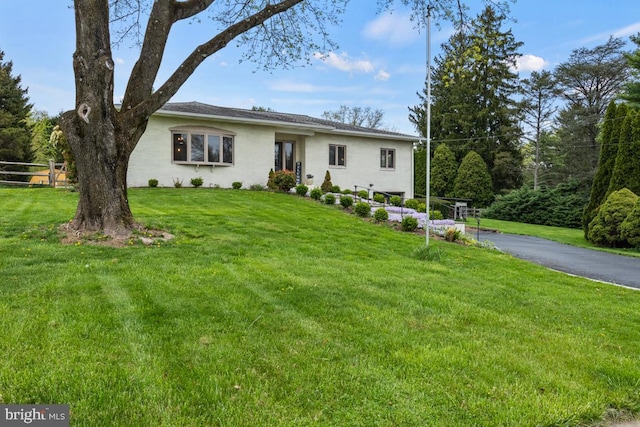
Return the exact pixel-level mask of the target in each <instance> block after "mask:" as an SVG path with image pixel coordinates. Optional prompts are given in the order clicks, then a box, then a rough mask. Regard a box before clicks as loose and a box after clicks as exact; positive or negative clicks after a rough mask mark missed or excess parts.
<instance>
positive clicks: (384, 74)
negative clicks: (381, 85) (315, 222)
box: [374, 70, 391, 82]
mask: <svg viewBox="0 0 640 427" xmlns="http://www.w3.org/2000/svg"><path fill="white" fill-rule="evenodd" d="M389 77H391V74H389V73H387V72H386V71H385V70H380V71H378V74H376V76H375V77H374V79H376V80H380V81H383V82H384V81H387V80H389Z"/></svg>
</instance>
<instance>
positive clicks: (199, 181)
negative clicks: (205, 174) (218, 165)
mask: <svg viewBox="0 0 640 427" xmlns="http://www.w3.org/2000/svg"><path fill="white" fill-rule="evenodd" d="M202 184H204V180H203V179H202V177H201V176H199V177H196V178H191V185H193V186H194V187H196V188H198V187H201V186H202Z"/></svg>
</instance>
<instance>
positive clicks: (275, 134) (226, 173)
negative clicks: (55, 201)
mask: <svg viewBox="0 0 640 427" xmlns="http://www.w3.org/2000/svg"><path fill="white" fill-rule="evenodd" d="M416 141H417V138H416V137H415V136H411V135H405V134H401V133H396V132H389V131H385V130H380V129H369V128H363V127H357V126H352V125H348V124H344V123H338V122H332V121H328V120H322V119H316V118H313V117H309V116H305V115H299V114H284V113H275V112H270V111H253V110H242V109H236V108H225V107H218V106H213V105H207V104H202V103H198V102H185V103H181V102H177V103H168V104H166V105H165V106H164V107H163V108H162V109H160V110H158V111H157V112H156V113H154V114H153V115H152V116H151V118H150V120H149V124H148V126H147V130H146V132H145V133H144V135H143V136H142V138H141V139H140V142H139V143H138V145H137V147H136V148H135V150H134V151H133V153H132V155H131V159H130V162H129V170H128V176H127V180H128V185H129V186H133V187H145V186H147V185H148V181H149V179H152V178H153V179H157V180H158V182H159V186H164V187H173V186H174V181H176V180H178V181H181V182H182V183H183V185H185V186H189V185H190V184H189V182H190V180H191V178H196V177H202V178H203V180H204V185H203V186H204V187H210V186H211V187H213V186H219V187H222V188H230V187H231V186H232V183H233V182H235V181H239V182H242V184H243V188H248V187H250V186H251V185H254V184H260V185H263V186H264V185H266V183H267V179H268V175H269V171H270V170H271V169H273V170H274V171H276V170H280V169H286V170H292V171H295V172H296V175H297V178H298V180H299V182H302V183H307V184H310V181H309V180H308V178H307V175H313V180H312V181H313V183H312V184H311V185H313V186H319V185H320V184H322V182H323V180H324V176H325V173H326V171H327V170H328V171H329V172H330V174H331V181H332V183H333V184H334V185H339V186H340V187H341V188H342V189H345V188H350V189H353V188H354V186H358V187H369V186H370V185H372V186H373V188H374V189H375V190H376V191H382V192H387V193H391V194H398V195H401V196H403V197H407V198H411V197H413V144H414V143H415V142H416Z"/></svg>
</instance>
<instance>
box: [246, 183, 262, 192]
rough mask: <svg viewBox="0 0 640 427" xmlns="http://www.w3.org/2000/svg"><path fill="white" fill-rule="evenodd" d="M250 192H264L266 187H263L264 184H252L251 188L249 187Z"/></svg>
mask: <svg viewBox="0 0 640 427" xmlns="http://www.w3.org/2000/svg"><path fill="white" fill-rule="evenodd" d="M249 190H251V191H264V187H263V186H262V184H251V186H250V187H249Z"/></svg>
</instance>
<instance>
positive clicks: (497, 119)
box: [410, 6, 522, 199]
mask: <svg viewBox="0 0 640 427" xmlns="http://www.w3.org/2000/svg"><path fill="white" fill-rule="evenodd" d="M504 24H507V25H508V18H507V17H506V16H505V15H503V14H502V13H500V12H498V11H497V9H496V8H493V7H491V6H488V7H486V8H485V9H484V11H483V12H482V13H481V14H480V15H479V16H478V17H476V19H474V20H473V21H470V22H469V25H468V26H464V28H463V29H461V30H460V31H457V32H456V33H454V34H453V35H452V36H451V37H450V38H449V40H448V41H447V42H446V43H444V44H443V45H442V54H440V55H438V56H437V57H436V58H435V67H434V71H433V79H432V80H433V83H432V91H431V95H432V106H431V133H432V135H431V136H432V138H433V139H435V140H436V141H438V140H444V141H448V142H447V145H448V146H449V148H450V149H451V151H453V153H454V154H455V157H456V162H458V163H459V162H460V161H461V160H462V159H463V157H464V156H465V155H466V154H467V153H468V152H469V151H470V150H474V151H476V152H477V153H478V154H479V155H480V156H481V157H482V159H483V160H484V162H485V164H486V165H487V167H488V169H489V170H490V171H491V174H490V175H489V176H490V177H491V176H492V175H494V170H493V169H494V160H495V159H496V155H497V153H499V152H505V153H508V154H509V157H508V158H506V157H505V158H502V159H501V160H506V162H503V163H501V164H499V165H498V166H499V169H497V170H496V171H495V176H496V177H499V179H500V180H499V181H498V182H496V183H495V184H496V190H497V191H500V190H502V189H503V187H502V186H503V185H508V186H513V183H518V182H520V181H521V169H520V168H518V167H512V166H513V165H519V164H520V163H521V161H522V159H521V154H520V141H519V139H520V134H521V131H520V128H519V120H520V117H519V108H518V106H517V101H516V97H517V95H518V88H519V79H518V74H517V73H516V72H515V68H514V67H513V65H514V63H515V60H516V58H517V57H518V56H519V53H518V50H519V49H520V47H521V46H522V43H521V42H517V41H516V40H515V38H514V36H513V33H512V32H511V30H510V29H508V28H505V29H503V28H502V27H503V25H504ZM426 92H427V90H426V88H425V90H424V92H423V93H422V94H421V95H420V100H421V104H420V105H418V106H415V107H413V108H410V111H411V114H410V120H411V121H412V122H413V123H414V124H415V125H416V127H417V128H418V130H419V131H420V134H421V135H423V136H425V135H426V123H427V120H426V111H427V108H426V106H427V96H426ZM420 157H421V158H423V157H426V156H424V155H423V154H421V156H420ZM417 160H418V159H417V157H416V187H417V186H418V180H419V181H422V180H423V178H424V175H421V176H420V177H418V175H417V172H418V170H419V169H420V168H423V167H424V163H421V164H420V165H418V162H417ZM420 161H422V160H421V159H420ZM425 161H426V159H425ZM506 166H508V167H506ZM505 174H513V175H508V176H507V175H505ZM436 178H437V179H436V182H435V183H434V184H435V185H437V186H440V185H442V186H444V188H442V187H440V188H438V189H437V190H438V191H437V193H438V195H441V196H444V195H445V194H439V193H440V192H441V191H445V192H446V191H447V188H446V185H445V184H446V182H444V181H442V182H441V181H440V176H439V175H438V176H437V177H436ZM449 178H450V175H447V178H446V179H449ZM492 184H493V183H492ZM449 185H450V184H449ZM491 188H493V185H492V187H491ZM507 188H510V187H507ZM416 193H417V194H424V193H418V192H416ZM474 199H475V197H474Z"/></svg>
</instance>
